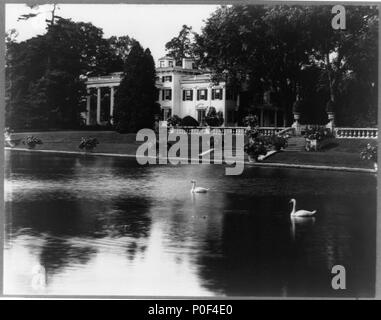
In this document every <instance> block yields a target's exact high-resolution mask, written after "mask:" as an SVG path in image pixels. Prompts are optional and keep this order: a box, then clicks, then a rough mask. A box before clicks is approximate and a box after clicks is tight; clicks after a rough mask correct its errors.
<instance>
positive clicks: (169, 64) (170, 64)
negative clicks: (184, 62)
mask: <svg viewBox="0 0 381 320" xmlns="http://www.w3.org/2000/svg"><path fill="white" fill-rule="evenodd" d="M168 67H170V68H172V67H173V60H169V61H168Z"/></svg>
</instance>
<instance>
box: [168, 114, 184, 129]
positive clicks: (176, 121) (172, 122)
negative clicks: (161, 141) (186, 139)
mask: <svg viewBox="0 0 381 320" xmlns="http://www.w3.org/2000/svg"><path fill="white" fill-rule="evenodd" d="M167 124H168V126H170V127H177V126H179V125H180V124H181V118H180V117H179V116H177V115H173V116H172V117H169V118H168V119H167Z"/></svg>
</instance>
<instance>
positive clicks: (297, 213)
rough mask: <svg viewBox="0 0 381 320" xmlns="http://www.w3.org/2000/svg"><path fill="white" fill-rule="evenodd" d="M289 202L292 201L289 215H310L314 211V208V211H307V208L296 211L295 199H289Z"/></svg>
mask: <svg viewBox="0 0 381 320" xmlns="http://www.w3.org/2000/svg"><path fill="white" fill-rule="evenodd" d="M290 202H292V203H293V205H292V211H291V214H290V215H291V217H311V216H313V215H314V214H315V213H316V210H314V211H307V210H298V211H295V207H296V200H295V199H291V200H290Z"/></svg>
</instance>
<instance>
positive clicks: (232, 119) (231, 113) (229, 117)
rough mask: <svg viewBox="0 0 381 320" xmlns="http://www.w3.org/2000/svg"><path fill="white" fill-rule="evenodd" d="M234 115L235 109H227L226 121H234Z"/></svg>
mask: <svg viewBox="0 0 381 320" xmlns="http://www.w3.org/2000/svg"><path fill="white" fill-rule="evenodd" d="M234 115H235V111H234V110H230V111H228V121H227V122H228V123H233V122H235V120H234Z"/></svg>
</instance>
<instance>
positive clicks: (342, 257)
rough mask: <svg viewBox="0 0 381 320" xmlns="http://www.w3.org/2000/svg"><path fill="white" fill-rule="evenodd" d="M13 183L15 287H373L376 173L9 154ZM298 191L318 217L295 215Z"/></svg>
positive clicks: (278, 290)
mask: <svg viewBox="0 0 381 320" xmlns="http://www.w3.org/2000/svg"><path fill="white" fill-rule="evenodd" d="M191 179H196V180H197V182H198V184H199V185H200V186H204V187H208V188H210V191H209V193H207V194H197V195H192V194H191V193H190V187H191V185H190V180H191ZM5 190H6V194H5V199H6V243H5V253H4V255H5V258H4V259H5V268H4V269H5V270H4V272H5V279H4V288H5V292H6V293H27V294H103V295H106V294H107V295H108V294H123V295H150V296H152V295H182V296H188V295H197V296H209V295H240V296H246V295H252V296H254V295H260V296H267V295H271V296H304V295H308V296H372V295H373V294H374V280H375V255H376V247H375V237H376V223H375V222H376V178H375V177H374V176H373V175H371V174H356V173H341V172H325V171H314V170H300V169H277V168H254V167H251V168H245V171H244V173H243V175H241V176H226V175H225V169H224V167H223V166H219V165H182V166H155V165H153V166H146V167H143V166H139V165H137V164H136V163H135V160H134V159H122V158H106V157H94V156H71V155H52V154H37V153H27V152H25V153H23V152H13V151H12V152H9V151H7V152H6V182H5ZM290 198H296V200H297V207H298V208H303V209H311V210H312V209H317V210H318V213H317V216H316V218H304V219H300V218H299V219H297V220H295V219H291V218H290V216H289V213H290V211H291V206H290V204H289V203H288V201H289V199H290ZM336 264H340V265H343V266H345V268H346V276H347V281H346V286H347V289H346V290H341V291H340V290H339V291H335V290H333V289H332V288H331V279H332V274H331V268H332V266H333V265H336ZM36 275H37V277H39V279H40V281H36ZM41 279H42V280H41ZM36 283H37V284H36Z"/></svg>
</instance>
